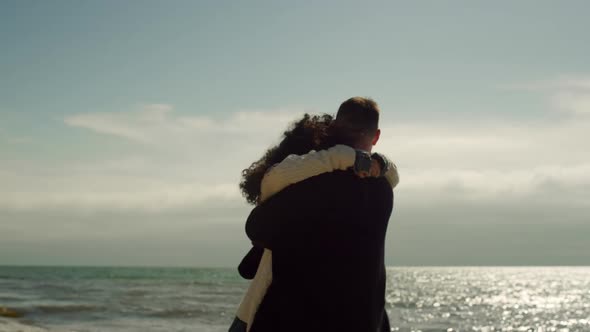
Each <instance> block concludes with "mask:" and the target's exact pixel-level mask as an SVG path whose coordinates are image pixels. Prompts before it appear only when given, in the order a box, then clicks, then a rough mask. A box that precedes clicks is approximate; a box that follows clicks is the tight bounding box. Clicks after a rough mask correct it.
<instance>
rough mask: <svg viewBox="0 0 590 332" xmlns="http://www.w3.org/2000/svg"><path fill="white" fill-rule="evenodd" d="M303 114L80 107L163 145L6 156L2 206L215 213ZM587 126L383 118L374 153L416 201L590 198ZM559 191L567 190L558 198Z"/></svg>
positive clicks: (113, 129) (84, 124)
mask: <svg viewBox="0 0 590 332" xmlns="http://www.w3.org/2000/svg"><path fill="white" fill-rule="evenodd" d="M576 84H578V85H583V84H580V83H576ZM570 85H571V84H570ZM301 113H303V110H300V111H293V110H292V111H286V110H284V109H282V110H277V111H240V112H236V113H233V114H230V115H229V116H226V117H224V118H212V117H202V116H201V117H195V116H186V115H183V114H180V113H178V112H176V111H175V110H173V108H172V106H170V105H166V104H153V105H145V106H144V107H143V108H142V109H140V110H135V111H128V112H119V113H106V112H105V113H83V114H77V115H72V116H70V117H68V118H66V120H65V121H66V123H68V124H69V125H70V126H73V127H77V128H85V129H88V130H89V131H90V132H94V133H100V134H106V135H110V136H114V137H120V138H122V139H126V140H132V141H135V142H138V143H141V144H148V145H152V146H157V147H162V148H164V149H151V150H149V149H148V150H137V151H133V154H130V155H125V156H113V158H112V159H110V160H104V161H102V162H98V163H96V162H94V163H87V164H84V163H80V162H71V163H66V162H63V164H61V165H54V167H53V168H51V167H49V166H47V165H38V166H35V165H33V166H32V165H24V164H18V163H13V164H5V165H3V166H0V182H2V183H3V186H2V188H0V201H1V202H2V203H0V208H1V209H17V210H43V209H48V208H51V209H78V210H102V211H109V210H145V211H155V210H166V211H173V210H175V209H185V208H197V207H198V209H205V210H206V209H207V208H208V207H207V205H206V204H204V203H203V202H209V201H210V200H215V199H217V198H219V199H223V200H224V201H225V202H227V204H228V207H231V206H238V205H240V204H243V199H242V198H241V196H240V193H239V191H238V183H239V176H240V171H241V170H242V169H244V168H246V167H247V166H248V165H249V164H250V163H251V162H253V161H254V160H256V159H257V158H259V157H260V156H261V155H262V153H263V152H264V151H265V149H266V148H268V147H269V146H270V145H272V144H274V142H276V140H277V139H278V138H279V137H280V134H281V132H282V131H283V130H284V129H285V128H286V126H287V124H288V123H290V122H291V121H293V120H295V119H297V118H298V116H299V115H298V114H301ZM212 133H215V134H216V135H214V140H215V142H214V143H215V144H212V141H211V134H212ZM589 133H590V119H586V118H583V117H580V118H573V119H572V118H568V119H564V120H563V121H554V122H534V123H531V122H522V121H521V122H517V121H515V120H510V119H502V120H497V121H495V122H486V123H481V122H480V121H477V120H476V119H474V120H473V121H469V119H466V120H465V121H463V122H460V123H457V122H453V123H450V122H440V121H439V122H432V121H431V122H420V123H416V122H414V123H410V122H404V123H393V124H390V123H383V124H382V138H381V141H380V142H379V144H378V145H377V146H376V151H380V152H384V153H385V154H387V155H388V156H389V157H390V158H392V159H393V160H394V161H395V162H396V163H397V165H398V168H399V170H400V174H401V179H402V181H401V183H400V186H399V187H398V193H399V196H401V197H404V199H405V200H406V202H405V204H407V206H412V205H418V204H420V203H421V202H424V201H428V202H431V203H433V202H437V201H438V202H440V201H442V200H446V201H453V202H454V204H461V202H463V203H464V204H470V203H469V202H474V201H477V202H478V204H486V202H492V201H493V202H497V201H511V200H519V201H520V202H522V204H524V205H526V204H529V203H531V204H532V202H536V203H538V202H539V201H540V200H542V201H552V202H561V203H563V204H566V203H567V204H568V206H569V205H570V204H572V202H573V204H578V205H580V206H586V205H587V204H588V199H587V198H585V197H586V195H583V191H584V188H587V187H588V186H590V178H589V175H588V174H590V166H589V165H590V156H589V155H588V153H587V151H588V146H587V143H586V142H588V141H590V137H589V135H590V134H589ZM203 137H207V138H208V139H202V138H203ZM185 142H190V144H185ZM204 156H207V157H204ZM64 188H67V189H64ZM552 192H559V196H558V197H556V196H553V197H552V195H551V193H552ZM581 193H582V194H581ZM536 203H535V204H536ZM561 203H560V204H561ZM564 206H565V205H564Z"/></svg>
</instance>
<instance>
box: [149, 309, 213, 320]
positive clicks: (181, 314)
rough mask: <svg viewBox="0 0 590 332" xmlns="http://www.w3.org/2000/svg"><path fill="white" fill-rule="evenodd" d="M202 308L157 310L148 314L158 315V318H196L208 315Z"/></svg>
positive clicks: (151, 315) (150, 315)
mask: <svg viewBox="0 0 590 332" xmlns="http://www.w3.org/2000/svg"><path fill="white" fill-rule="evenodd" d="M206 314H207V313H204V312H203V311H201V310H194V309H193V310H189V309H169V310H161V311H155V312H152V313H150V314H148V316H149V317H157V318H196V317H201V316H204V315H206Z"/></svg>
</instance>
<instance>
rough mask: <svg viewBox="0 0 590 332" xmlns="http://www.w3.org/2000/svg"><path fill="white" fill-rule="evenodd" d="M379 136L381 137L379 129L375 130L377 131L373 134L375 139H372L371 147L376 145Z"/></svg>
mask: <svg viewBox="0 0 590 332" xmlns="http://www.w3.org/2000/svg"><path fill="white" fill-rule="evenodd" d="M380 135H381V129H377V131H376V132H375V137H374V138H373V145H375V144H377V141H378V140H379V136H380Z"/></svg>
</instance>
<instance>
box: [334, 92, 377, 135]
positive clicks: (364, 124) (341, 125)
mask: <svg viewBox="0 0 590 332" xmlns="http://www.w3.org/2000/svg"><path fill="white" fill-rule="evenodd" d="M334 125H335V129H336V135H337V136H338V137H340V141H342V143H345V144H355V143H357V142H359V141H360V140H361V139H362V138H363V137H366V136H367V135H374V134H375V132H376V131H377V129H378V128H379V106H378V105H377V103H376V102H375V101H374V100H373V99H371V98H366V97H352V98H350V99H348V100H346V101H345V102H343V103H342V104H341V105H340V108H338V113H337V114H336V119H335V122H334Z"/></svg>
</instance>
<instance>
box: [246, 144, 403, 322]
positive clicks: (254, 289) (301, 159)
mask: <svg viewBox="0 0 590 332" xmlns="http://www.w3.org/2000/svg"><path fill="white" fill-rule="evenodd" d="M355 158H356V151H355V149H353V148H351V147H350V146H347V145H336V146H334V147H332V148H330V149H327V150H321V151H313V150H312V151H311V152H309V153H308V154H306V155H301V156H299V155H289V156H288V157H287V158H285V159H284V160H283V161H282V162H280V163H278V164H276V165H274V166H273V167H271V168H270V169H269V170H268V171H267V173H266V174H265V175H264V178H263V179H262V183H261V193H260V201H261V202H264V201H265V200H267V199H268V198H269V197H271V196H272V195H274V194H276V193H278V192H280V191H281V190H283V189H284V188H286V187H287V186H289V185H291V184H294V183H297V182H300V181H303V180H305V179H307V178H310V177H312V176H316V175H320V174H323V173H327V172H332V171H335V170H346V169H348V168H350V167H352V166H353V165H354V161H355ZM385 178H387V181H388V182H389V184H390V185H391V187H392V188H395V186H396V185H397V184H398V183H399V175H398V172H397V167H396V166H395V164H393V163H392V164H391V167H390V169H389V170H388V171H387V173H386V174H385ZM271 282H272V252H271V251H270V250H269V249H264V253H263V254H262V258H261V260H260V263H259V265H258V270H257V271H256V275H255V277H254V279H252V282H251V283H250V286H249V287H248V290H247V291H246V294H245V295H244V297H243V299H242V302H241V303H240V307H239V308H238V313H237V317H238V318H239V319H240V320H241V321H243V322H245V323H246V324H247V326H248V329H247V330H248V331H250V327H251V325H252V322H253V321H254V316H255V314H256V311H257V310H258V306H259V305H260V303H261V302H262V299H263V298H264V295H265V294H266V290H267V289H268V287H269V286H270V283H271Z"/></svg>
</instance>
